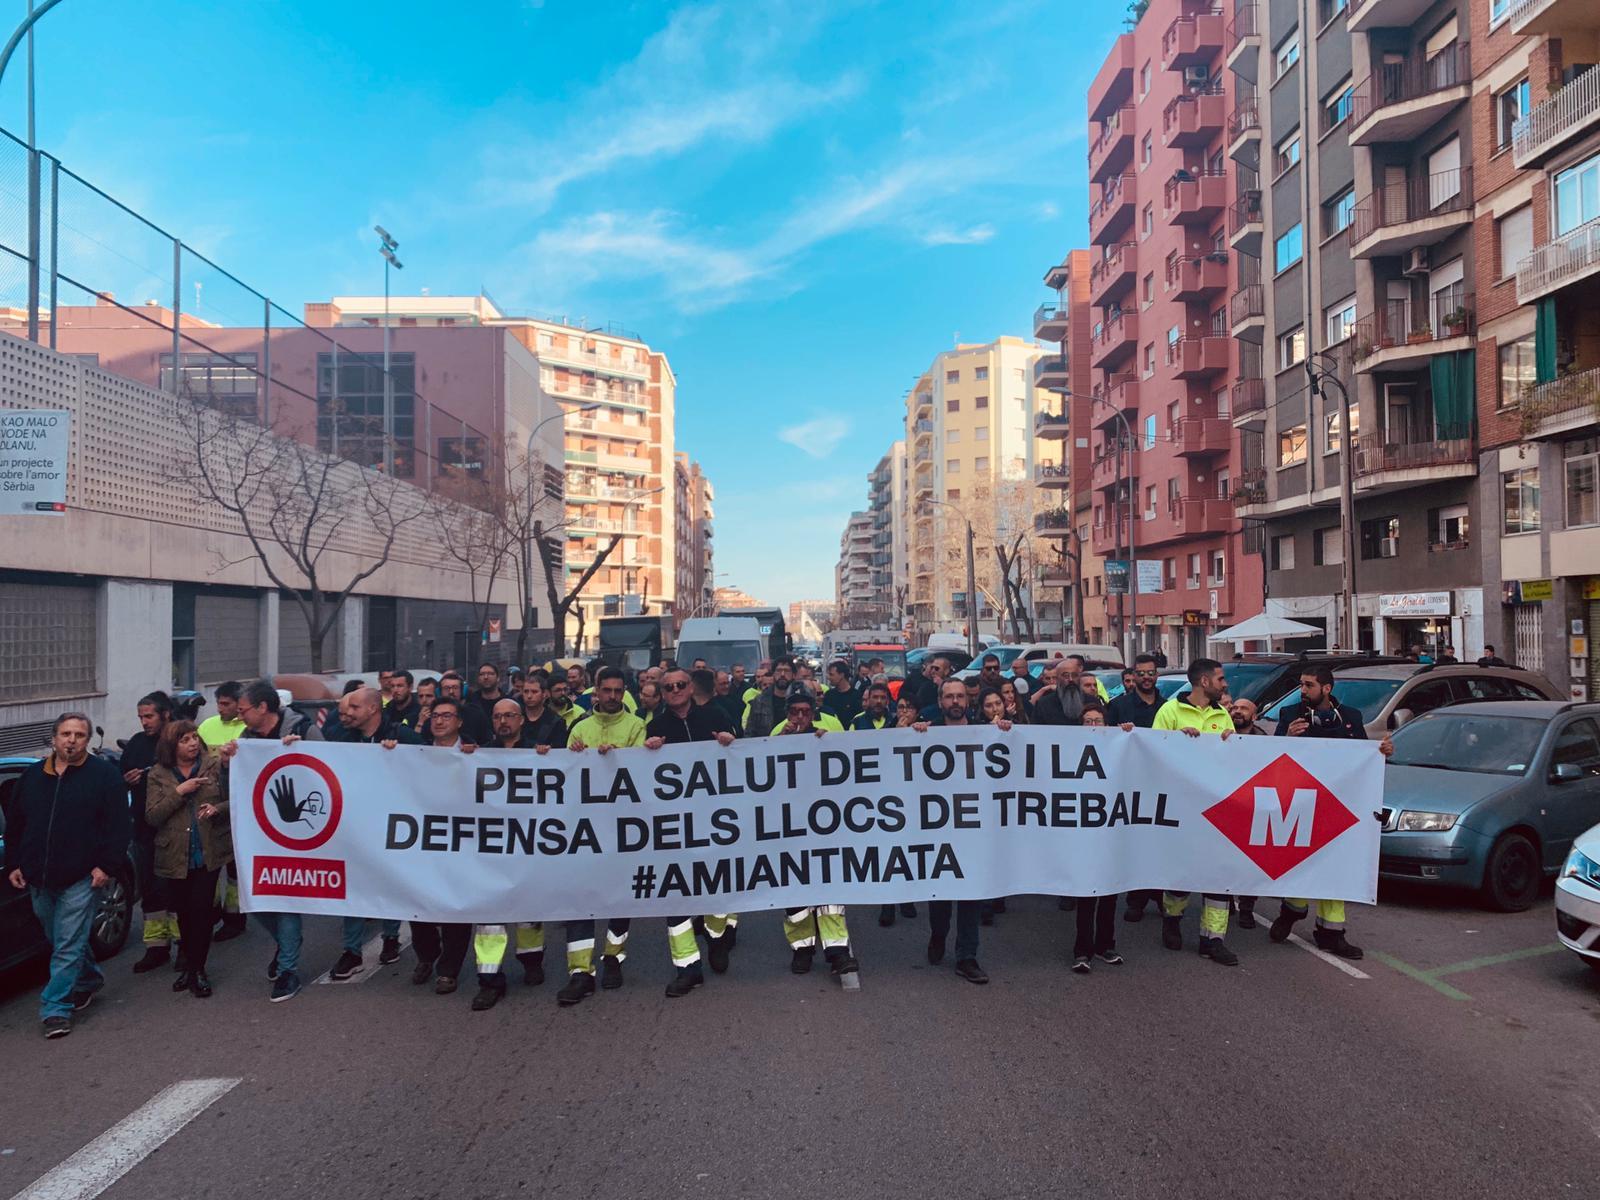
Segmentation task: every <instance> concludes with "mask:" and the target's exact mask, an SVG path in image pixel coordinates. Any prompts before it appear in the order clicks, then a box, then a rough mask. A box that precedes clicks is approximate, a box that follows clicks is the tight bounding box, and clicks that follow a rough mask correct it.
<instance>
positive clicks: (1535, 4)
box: [1507, 0, 1600, 36]
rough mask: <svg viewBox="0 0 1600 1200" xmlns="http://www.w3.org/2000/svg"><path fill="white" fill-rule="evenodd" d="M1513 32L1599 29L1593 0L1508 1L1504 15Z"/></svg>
mask: <svg viewBox="0 0 1600 1200" xmlns="http://www.w3.org/2000/svg"><path fill="white" fill-rule="evenodd" d="M1507 18H1508V24H1510V26H1511V29H1512V32H1514V33H1516V34H1518V35H1526V34H1530V33H1550V34H1558V35H1559V34H1566V35H1568V36H1571V35H1573V34H1576V33H1579V32H1581V31H1589V32H1593V31H1595V30H1596V29H1600V11H1597V10H1596V9H1595V7H1594V4H1593V0H1511V10H1510V12H1509V13H1508V14H1507Z"/></svg>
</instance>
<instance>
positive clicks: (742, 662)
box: [678, 617, 766, 678]
mask: <svg viewBox="0 0 1600 1200" xmlns="http://www.w3.org/2000/svg"><path fill="white" fill-rule="evenodd" d="M765 642H766V635H764V634H763V633H762V632H761V622H760V621H758V620H757V619H756V618H754V617H690V618H688V619H687V620H686V621H684V623H683V625H682V626H681V627H680V628H679V630H678V665H679V666H682V667H692V666H693V665H694V662H695V660H696V659H698V658H703V659H705V660H706V665H707V666H708V667H710V668H711V669H712V670H713V671H718V670H721V671H726V670H731V669H732V668H733V667H735V666H742V667H744V670H745V675H746V677H748V678H754V677H755V673H756V668H757V667H758V666H760V665H761V660H762V658H763V657H765V651H764V649H763V647H764V645H765Z"/></svg>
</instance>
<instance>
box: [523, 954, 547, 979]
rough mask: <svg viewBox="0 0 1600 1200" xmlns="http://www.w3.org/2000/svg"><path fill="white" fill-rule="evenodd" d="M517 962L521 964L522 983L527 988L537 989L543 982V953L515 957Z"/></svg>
mask: <svg viewBox="0 0 1600 1200" xmlns="http://www.w3.org/2000/svg"><path fill="white" fill-rule="evenodd" d="M517 961H518V962H519V963H521V964H522V982H523V983H524V984H526V985H527V986H528V987H538V986H539V985H540V984H541V983H543V982H544V953H543V952H542V951H541V952H540V953H538V954H533V953H523V954H519V955H517Z"/></svg>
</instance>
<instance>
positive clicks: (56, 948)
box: [29, 876, 106, 1021]
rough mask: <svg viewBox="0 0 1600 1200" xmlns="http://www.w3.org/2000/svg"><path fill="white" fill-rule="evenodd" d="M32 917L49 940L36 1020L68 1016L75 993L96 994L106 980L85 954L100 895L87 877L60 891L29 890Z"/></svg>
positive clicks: (98, 967)
mask: <svg viewBox="0 0 1600 1200" xmlns="http://www.w3.org/2000/svg"><path fill="white" fill-rule="evenodd" d="M29 891H30V894H31V896H32V899H33V915H34V916H36V917H38V918H39V924H41V925H43V926H44V935H45V937H47V938H48V939H49V940H50V981H49V982H48V983H46V984H45V985H44V991H43V992H42V993H40V995H39V1019H40V1020H41V1021H44V1020H48V1019H49V1018H51V1017H70V1016H71V1015H72V996H73V993H75V992H98V991H99V990H100V989H101V988H103V987H105V985H106V977H105V975H104V974H102V973H101V971H100V966H99V964H98V963H96V962H95V961H94V955H93V954H92V953H90V951H89V929H90V926H91V925H92V924H93V923H94V914H95V910H96V909H97V908H98V907H99V906H100V893H99V891H98V890H96V889H95V888H94V887H92V886H90V884H89V879H88V876H85V877H84V878H82V879H80V880H78V882H77V883H74V884H71V885H69V886H67V887H64V888H59V889H57V888H41V887H36V888H30V889H29Z"/></svg>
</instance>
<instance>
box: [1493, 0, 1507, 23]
mask: <svg viewBox="0 0 1600 1200" xmlns="http://www.w3.org/2000/svg"><path fill="white" fill-rule="evenodd" d="M1509 11H1511V0H1489V24H1490V26H1491V27H1493V26H1495V25H1497V24H1499V23H1500V22H1501V21H1504V20H1505V19H1506V13H1508V12H1509Z"/></svg>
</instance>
